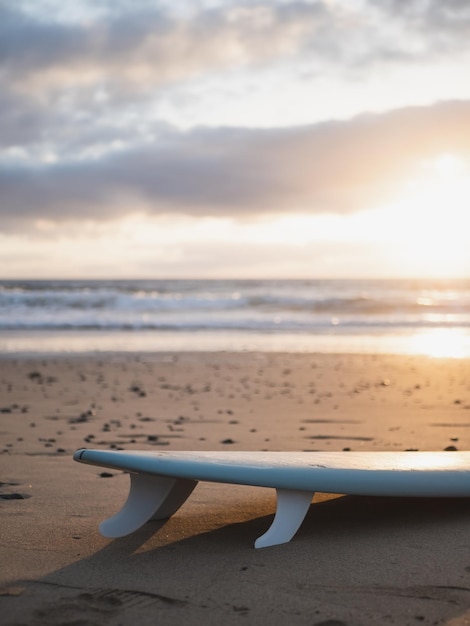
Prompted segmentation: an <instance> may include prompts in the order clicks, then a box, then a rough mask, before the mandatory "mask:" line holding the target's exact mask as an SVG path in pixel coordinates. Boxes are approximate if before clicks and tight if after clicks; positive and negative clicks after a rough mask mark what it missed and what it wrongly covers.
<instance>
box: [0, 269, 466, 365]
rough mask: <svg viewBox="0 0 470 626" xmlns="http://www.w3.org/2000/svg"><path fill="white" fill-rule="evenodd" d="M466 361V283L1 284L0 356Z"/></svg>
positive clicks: (150, 281)
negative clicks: (339, 355)
mask: <svg viewBox="0 0 470 626" xmlns="http://www.w3.org/2000/svg"><path fill="white" fill-rule="evenodd" d="M181 350H184V351H192V350H195V351H200V350H204V351H214V350H235V351H241V350H243V351H246V350H248V351H250V350H261V351H284V350H286V351H289V352H346V353H351V352H359V353H364V352H368V353H397V354H428V355H429V356H449V357H461V358H466V357H470V280H67V281H65V280H57V281H56V280H11V281H9V280H5V281H0V351H1V352H2V353H3V354H5V353H6V354H11V353H45V352H46V353H51V352H52V353H56V352H74V353H76V352H109V351H111V352H113V351H124V352H125V351H165V352H166V351H181Z"/></svg>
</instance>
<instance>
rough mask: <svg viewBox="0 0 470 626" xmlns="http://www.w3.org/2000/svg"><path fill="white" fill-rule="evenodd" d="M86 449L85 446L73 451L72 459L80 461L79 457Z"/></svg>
mask: <svg viewBox="0 0 470 626" xmlns="http://www.w3.org/2000/svg"><path fill="white" fill-rule="evenodd" d="M85 451H86V448H80V449H79V450H77V451H76V452H74V453H73V460H74V461H80V459H81V458H82V456H83V453H84V452H85Z"/></svg>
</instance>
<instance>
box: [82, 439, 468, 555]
mask: <svg viewBox="0 0 470 626" xmlns="http://www.w3.org/2000/svg"><path fill="white" fill-rule="evenodd" d="M73 458H74V460H75V461H79V462H81V463H87V464H91V465H97V466H100V467H107V468H112V469H119V470H123V471H127V472H129V473H130V489H129V495H128V498H127V500H126V502H125V504H124V506H123V507H122V508H121V510H120V511H119V512H118V513H117V514H116V515H114V516H113V517H111V518H110V519H108V520H105V521H104V522H102V524H101V525H100V532H101V533H102V534H103V535H104V536H106V537H122V536H125V535H127V534H129V533H131V532H134V531H135V530H137V529H138V528H140V527H141V526H142V525H143V524H145V523H146V522H147V521H149V520H151V519H166V518H168V517H170V516H171V515H173V514H174V513H175V512H176V511H177V510H178V509H179V508H180V507H181V506H182V504H183V503H184V502H185V501H186V499H187V498H188V497H189V495H190V494H191V493H192V491H193V489H194V487H195V486H196V484H197V483H198V482H199V481H210V482H218V483H231V484H242V485H250V486H258V487H271V488H274V489H275V490H276V494H277V506H276V514H275V516H274V520H273V522H272V524H271V526H270V528H269V529H268V531H267V532H266V533H264V534H263V535H262V536H261V537H259V538H258V539H257V540H256V542H255V547H256V548H261V547H268V546H273V545H277V544H281V543H286V542H288V541H290V540H291V539H292V537H293V536H294V535H295V533H296V532H297V530H298V529H299V527H300V525H301V524H302V522H303V520H304V518H305V515H306V514H307V511H308V510H309V507H310V504H311V502H312V499H313V496H314V494H315V492H323V493H335V494H351V495H366V496H400V497H403V496H409V497H470V452H350V451H348V452H240V451H220V452H216V451H214V452H210V451H207V452H199V451H183V452H149V451H131V450H119V451H114V450H113V451H112V450H91V449H86V448H83V449H80V450H77V451H76V452H75V454H74V457H73Z"/></svg>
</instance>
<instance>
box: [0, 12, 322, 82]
mask: <svg viewBox="0 0 470 626" xmlns="http://www.w3.org/2000/svg"><path fill="white" fill-rule="evenodd" d="M19 6H20V5H19ZM327 14H328V10H327V9H326V8H325V7H324V5H323V4H322V3H315V4H314V5H308V4H303V3H295V4H292V5H287V6H276V5H271V4H270V3H259V4H253V5H246V6H240V7H238V8H237V7H234V8H231V9H229V10H227V9H226V8H225V7H223V8H218V9H211V10H209V9H207V10H202V11H200V12H199V13H197V14H196V15H194V16H192V18H191V19H189V18H187V19H183V18H181V17H180V18H175V17H173V16H172V15H171V14H170V13H169V12H168V11H167V10H165V9H163V8H160V9H159V8H158V6H157V8H153V9H149V8H145V9H142V8H141V9H140V10H139V9H137V10H135V11H133V12H129V11H128V12H124V13H119V12H116V13H115V14H113V15H112V16H109V17H107V18H106V19H96V20H94V21H91V22H90V23H88V24H63V23H59V22H53V21H50V22H44V21H39V20H35V19H34V18H33V17H32V16H30V15H27V14H25V13H22V12H21V10H20V9H18V8H17V9H15V8H14V5H11V4H7V3H6V2H3V3H0V42H1V43H0V59H1V60H2V65H3V73H4V74H6V75H8V77H9V79H10V80H11V81H13V82H14V83H19V84H21V82H22V81H24V80H26V79H28V78H31V77H34V76H36V77H38V76H39V77H41V78H42V80H45V79H46V78H47V77H48V76H49V80H50V74H51V72H54V71H55V72H57V73H58V78H57V82H58V83H59V82H63V81H64V74H72V73H73V72H75V73H76V80H79V79H80V73H82V75H86V73H87V72H88V73H89V74H90V76H89V77H88V80H91V81H92V82H100V81H105V82H109V83H113V82H114V83H117V84H122V83H125V82H126V81H128V82H134V83H138V84H144V85H145V84H147V83H148V82H149V80H150V82H151V83H152V84H153V85H154V84H158V83H161V82H165V81H171V80H175V79H180V78H182V77H187V76H191V75H194V74H197V73H199V72H208V71H211V69H212V70H214V69H217V68H220V67H224V66H226V65H227V64H234V63H235V64H244V63H250V62H256V61H257V60H258V59H261V60H266V59H269V58H272V57H277V56H279V55H282V54H285V53H286V51H287V52H289V51H290V50H292V49H295V48H296V46H297V42H298V40H302V37H303V36H304V35H305V33H306V32H308V30H309V28H310V26H311V24H309V22H312V21H313V22H315V21H316V20H318V19H320V18H322V17H325V16H327ZM313 22H312V23H313ZM85 78H86V76H85ZM70 79H72V76H70Z"/></svg>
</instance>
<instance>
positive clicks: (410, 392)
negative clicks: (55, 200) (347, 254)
mask: <svg viewBox="0 0 470 626" xmlns="http://www.w3.org/2000/svg"><path fill="white" fill-rule="evenodd" d="M469 373H470V366H469V362H468V361H466V360H445V359H428V358H425V357H409V356H383V355H381V356H373V355H344V356H342V355H313V354H309V355H307V354H296V355H293V354H261V353H259V354H248V353H247V354H244V353H238V354H229V353H220V354H218V353H205V354H201V353H198V354H195V353H193V354H154V355H152V354H146V355H145V356H142V355H140V356H139V355H131V354H127V355H105V354H103V355H99V356H92V355H83V356H65V355H64V356H44V357H37V358H30V357H26V356H22V357H17V358H4V359H2V360H0V481H1V483H0V536H1V539H0V623H1V624H16V625H25V624H28V625H29V624H30V625H32V626H43V625H44V626H45V625H48V626H58V625H59V624H60V625H68V626H80V625H82V624H83V625H85V624H87V625H92V626H93V625H95V624H96V625H107V624H122V625H127V624H133V625H134V624H139V625H140V624H162V625H165V624H214V625H215V624H229V625H231V624H237V625H238V624H262V623H263V622H264V621H266V622H267V623H269V624H275V625H276V624H302V625H303V624H305V625H310V626H320V625H322V626H340V625H348V626H364V625H365V626H367V625H372V624H398V625H408V624H410V625H411V624H426V625H428V624H429V625H431V624H448V625H450V626H459V625H463V624H470V541H469V533H470V501H467V500H465V499H462V500H458V499H434V500H432V499H430V500H427V499H422V500H417V499H416V500H415V499H398V498H396V499H394V498H365V497H353V496H332V495H328V494H317V495H316V496H315V499H314V503H313V505H312V506H311V508H310V512H309V513H308V515H307V518H306V520H305V521H304V523H303V525H302V527H301V529H300V530H299V532H298V533H297V535H296V536H295V538H294V539H293V540H292V541H291V542H290V543H288V544H284V545H281V546H275V547H271V548H267V549H261V550H255V549H253V542H254V540H255V539H256V537H258V536H259V535H260V534H262V532H263V531H264V530H266V529H267V528H268V526H269V524H270V521H271V519H272V514H273V512H274V508H275V494H274V490H268V489H261V488H255V487H244V486H236V485H217V484H208V483H201V484H199V485H198V486H197V488H196V490H195V491H194V493H193V494H192V496H191V497H190V498H189V499H188V500H187V502H186V503H185V504H184V505H183V507H182V508H181V509H180V510H179V511H178V512H177V513H176V514H175V515H174V517H172V518H171V519H170V520H168V521H167V522H165V523H162V522H151V523H149V524H147V525H146V526H145V527H144V528H142V529H141V530H139V531H137V532H136V533H134V534H133V535H130V536H129V537H126V538H122V539H117V540H108V539H105V538H103V537H101V535H100V534H99V533H98V524H99V522H100V521H102V520H103V519H105V518H106V517H109V516H110V515H111V514H113V513H114V512H116V511H117V510H118V509H119V508H120V505H121V503H122V502H123V501H124V500H125V498H126V496H127V486H128V480H129V478H128V476H127V475H125V474H123V473H120V472H116V471H108V472H105V475H104V476H103V475H102V473H103V470H102V468H97V467H92V466H86V465H79V464H77V463H75V462H73V460H72V454H73V452H74V451H75V450H76V449H77V448H81V447H90V448H104V449H110V448H111V449H117V448H125V449H135V450H139V449H142V450H342V449H351V450H406V449H419V450H444V449H447V448H449V447H450V448H452V447H453V448H454V449H455V448H456V449H459V450H468V449H470V377H469ZM449 454H452V451H451V450H450V451H449Z"/></svg>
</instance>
